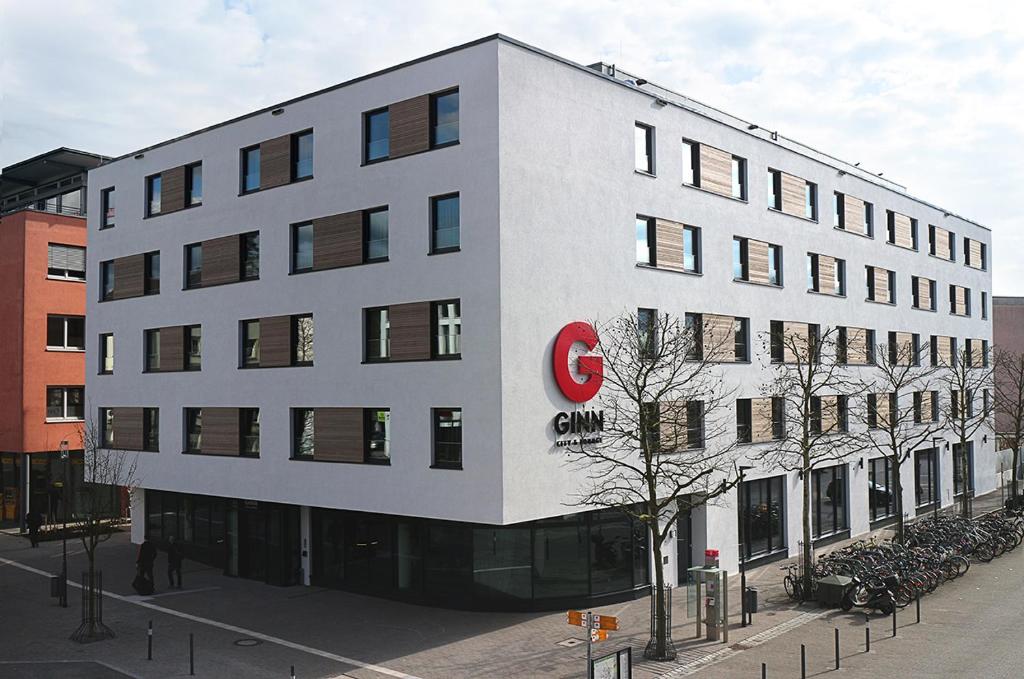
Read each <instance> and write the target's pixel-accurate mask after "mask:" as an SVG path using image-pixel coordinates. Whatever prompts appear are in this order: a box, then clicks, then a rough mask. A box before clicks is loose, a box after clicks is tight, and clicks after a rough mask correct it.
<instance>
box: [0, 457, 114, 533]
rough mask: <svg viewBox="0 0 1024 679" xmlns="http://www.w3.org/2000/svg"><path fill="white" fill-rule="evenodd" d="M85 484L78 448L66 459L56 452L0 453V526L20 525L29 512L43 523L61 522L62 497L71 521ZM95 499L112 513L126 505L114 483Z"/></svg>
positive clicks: (81, 505) (82, 503)
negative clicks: (66, 503)
mask: <svg viewBox="0 0 1024 679" xmlns="http://www.w3.org/2000/svg"><path fill="white" fill-rule="evenodd" d="M65 473H66V475H67V478H65ZM26 486H27V490H26ZM89 486H90V487H91V486H92V484H89ZM86 487H87V485H86V483H85V460H84V454H83V452H82V451H81V450H72V451H70V452H69V453H68V459H67V461H66V462H65V461H64V460H61V459H60V453H59V452H56V451H55V452H51V453H28V454H24V453H0V525H3V526H8V527H9V526H18V525H21V523H22V522H23V521H24V519H25V515H26V514H28V513H29V512H38V513H39V515H40V517H42V521H43V524H44V525H51V524H58V523H61V522H63V521H64V509H65V508H64V505H63V504H62V502H63V499H64V497H65V496H66V497H67V498H68V506H67V519H68V521H70V522H73V521H74V520H75V518H76V517H77V516H78V515H79V514H81V513H82V511H83V510H84V509H85V508H86V504H87V503H86V501H85V498H84V497H83V493H82V490H83V489H84V488H86ZM97 498H98V504H97V505H96V507H97V508H99V509H100V510H101V511H102V512H103V513H104V514H109V515H111V516H114V515H119V514H122V513H123V510H124V508H125V507H126V506H127V503H126V502H125V498H124V497H123V495H122V492H121V489H119V488H116V487H113V486H111V487H109V489H106V488H104V489H101V490H100V491H99V495H98V496H97Z"/></svg>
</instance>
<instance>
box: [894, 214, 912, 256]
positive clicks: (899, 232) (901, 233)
mask: <svg viewBox="0 0 1024 679" xmlns="http://www.w3.org/2000/svg"><path fill="white" fill-rule="evenodd" d="M892 218H893V224H894V226H895V234H894V235H895V237H896V238H895V241H894V242H895V244H896V245H898V246H900V247H901V248H913V247H914V238H913V236H912V235H911V234H912V230H911V225H910V217H908V216H906V215H901V214H900V213H899V212H893V213H892Z"/></svg>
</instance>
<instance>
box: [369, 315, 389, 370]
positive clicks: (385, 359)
mask: <svg viewBox="0 0 1024 679" xmlns="http://www.w3.org/2000/svg"><path fill="white" fill-rule="evenodd" d="M381 311H386V312H387V327H386V328H383V329H382V330H381V333H382V334H383V335H384V337H377V338H371V337H370V336H369V331H370V315H371V314H374V313H379V312H381ZM371 340H375V341H376V342H378V343H379V342H380V341H381V340H383V341H384V345H385V347H386V354H387V355H381V356H373V355H371V352H370V342H371ZM390 361H391V307H390V306H375V307H366V308H364V309H363V362H364V363H388V362H390Z"/></svg>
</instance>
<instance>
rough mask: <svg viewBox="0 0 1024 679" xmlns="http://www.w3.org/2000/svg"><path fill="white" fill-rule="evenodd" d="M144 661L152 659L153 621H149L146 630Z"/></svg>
mask: <svg viewBox="0 0 1024 679" xmlns="http://www.w3.org/2000/svg"><path fill="white" fill-rule="evenodd" d="M146 646H147V647H148V648H147V649H146V660H152V659H153V621H152V620H150V621H149V629H148V630H146Z"/></svg>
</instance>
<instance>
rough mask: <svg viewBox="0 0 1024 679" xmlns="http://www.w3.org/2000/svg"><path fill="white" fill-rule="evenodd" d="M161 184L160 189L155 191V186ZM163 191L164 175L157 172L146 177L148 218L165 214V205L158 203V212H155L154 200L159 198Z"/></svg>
mask: <svg viewBox="0 0 1024 679" xmlns="http://www.w3.org/2000/svg"><path fill="white" fill-rule="evenodd" d="M158 181H159V182H160V186H159V189H157V190H155V191H154V185H155V184H156V183H157V182H158ZM162 190H163V173H162V172H157V173H156V174H151V175H149V176H147V177H146V194H145V195H146V217H155V216H156V215H159V214H163V205H162V204H160V202H159V201H158V202H157V204H156V208H157V209H156V211H154V210H153V204H154V203H153V201H154V198H157V197H159V195H160V192H161V191H162Z"/></svg>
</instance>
